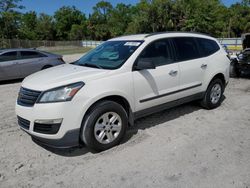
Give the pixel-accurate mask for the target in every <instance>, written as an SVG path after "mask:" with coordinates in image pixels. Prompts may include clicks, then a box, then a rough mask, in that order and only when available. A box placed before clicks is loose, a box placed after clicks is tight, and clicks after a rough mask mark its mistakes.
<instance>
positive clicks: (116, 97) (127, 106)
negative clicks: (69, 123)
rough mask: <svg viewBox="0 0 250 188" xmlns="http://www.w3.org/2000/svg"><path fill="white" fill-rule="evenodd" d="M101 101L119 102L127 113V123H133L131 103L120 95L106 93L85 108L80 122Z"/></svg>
mask: <svg viewBox="0 0 250 188" xmlns="http://www.w3.org/2000/svg"><path fill="white" fill-rule="evenodd" d="M102 101H113V102H116V103H118V104H120V105H121V106H122V107H123V108H124V109H125V111H126V113H127V115H128V120H129V125H130V126H131V125H134V116H133V112H132V109H131V105H130V103H129V101H128V100H127V99H126V98H125V97H123V96H121V95H107V96H103V97H101V98H99V99H98V100H96V101H95V102H94V103H92V104H91V105H90V106H89V107H88V109H87V110H86V112H85V114H84V116H83V119H82V122H84V121H85V119H86V117H87V115H88V114H89V113H90V112H91V110H92V109H93V108H94V107H95V106H96V104H98V103H100V102H102Z"/></svg>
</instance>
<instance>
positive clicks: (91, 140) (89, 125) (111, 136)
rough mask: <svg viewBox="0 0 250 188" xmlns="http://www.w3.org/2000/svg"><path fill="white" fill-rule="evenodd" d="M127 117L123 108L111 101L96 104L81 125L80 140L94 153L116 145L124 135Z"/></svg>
mask: <svg viewBox="0 0 250 188" xmlns="http://www.w3.org/2000/svg"><path fill="white" fill-rule="evenodd" d="M127 126H128V117H127V113H126V111H125V110H124V108H123V107H122V106H121V105H120V104H118V103H116V102H113V101H102V102H100V103H98V104H96V105H95V106H94V107H93V108H92V109H91V110H90V112H89V113H88V114H87V115H86V117H85V120H84V121H83V123H82V130H81V139H82V141H83V142H84V143H85V144H86V146H87V147H89V148H91V149H94V150H96V151H103V150H107V149H109V148H111V147H113V146H115V145H118V144H119V143H120V142H121V140H122V138H123V137H124V135H125V132H126V128H127Z"/></svg>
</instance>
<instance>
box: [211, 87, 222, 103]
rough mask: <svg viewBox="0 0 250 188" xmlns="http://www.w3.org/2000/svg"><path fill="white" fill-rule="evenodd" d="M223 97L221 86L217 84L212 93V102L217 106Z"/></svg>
mask: <svg viewBox="0 0 250 188" xmlns="http://www.w3.org/2000/svg"><path fill="white" fill-rule="evenodd" d="M220 97H221V86H220V84H215V85H214V86H213V87H212V89H211V93H210V100H211V102H212V103H213V104H216V103H218V102H219V100H220Z"/></svg>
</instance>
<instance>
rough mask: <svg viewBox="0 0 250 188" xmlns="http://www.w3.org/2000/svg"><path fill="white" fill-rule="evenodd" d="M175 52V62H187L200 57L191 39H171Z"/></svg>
mask: <svg viewBox="0 0 250 188" xmlns="http://www.w3.org/2000/svg"><path fill="white" fill-rule="evenodd" d="M173 41H174V44H175V47H176V51H177V54H176V55H177V61H187V60H192V59H196V58H199V57H200V54H199V50H198V48H197V45H196V42H195V40H194V38H192V37H177V38H173Z"/></svg>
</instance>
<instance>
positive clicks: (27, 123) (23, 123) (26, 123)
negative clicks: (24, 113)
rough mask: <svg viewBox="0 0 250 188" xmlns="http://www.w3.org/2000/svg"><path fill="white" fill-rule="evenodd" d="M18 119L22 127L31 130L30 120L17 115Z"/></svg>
mask: <svg viewBox="0 0 250 188" xmlns="http://www.w3.org/2000/svg"><path fill="white" fill-rule="evenodd" d="M17 121H18V125H19V126H20V127H22V128H24V129H27V130H29V128H30V121H29V120H26V119H23V118H21V117H19V116H17Z"/></svg>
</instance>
